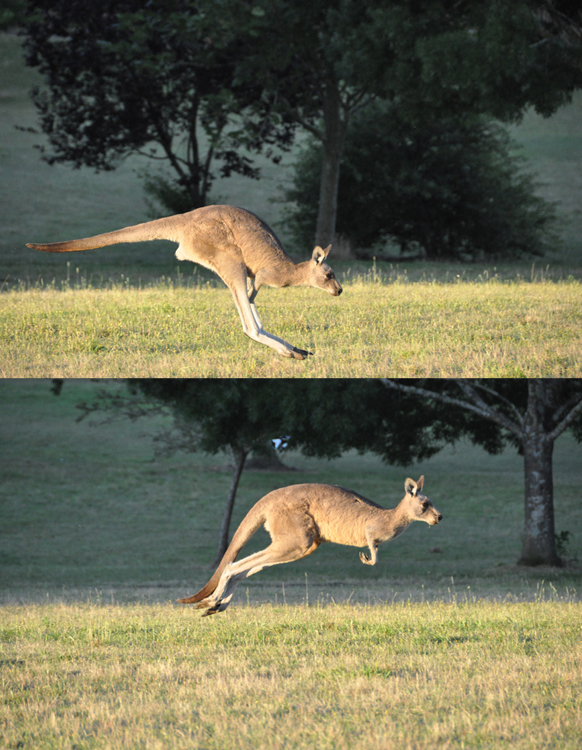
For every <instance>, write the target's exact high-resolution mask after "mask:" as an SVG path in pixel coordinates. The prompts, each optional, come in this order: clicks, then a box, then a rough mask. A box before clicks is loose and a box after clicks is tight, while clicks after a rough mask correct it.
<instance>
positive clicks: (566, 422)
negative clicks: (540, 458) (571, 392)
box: [548, 393, 582, 440]
mask: <svg viewBox="0 0 582 750" xmlns="http://www.w3.org/2000/svg"><path fill="white" fill-rule="evenodd" d="M578 414H582V393H581V394H579V395H578V403H577V404H576V406H574V408H573V409H571V410H570V412H569V413H568V414H566V416H565V417H564V419H563V420H562V421H561V422H560V423H559V424H558V425H557V426H556V427H554V429H553V430H552V431H551V432H550V433H548V440H555V439H556V438H557V437H559V436H560V435H561V434H562V433H563V432H564V430H565V429H567V428H568V427H569V426H570V425H571V424H572V422H573V421H574V419H576V417H577V416H578Z"/></svg>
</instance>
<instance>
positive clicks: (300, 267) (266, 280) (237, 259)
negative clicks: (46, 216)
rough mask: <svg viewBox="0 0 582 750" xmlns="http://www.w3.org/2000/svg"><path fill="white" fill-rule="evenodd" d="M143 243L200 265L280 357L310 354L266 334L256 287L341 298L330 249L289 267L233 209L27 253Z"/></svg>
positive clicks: (269, 234)
mask: <svg viewBox="0 0 582 750" xmlns="http://www.w3.org/2000/svg"><path fill="white" fill-rule="evenodd" d="M145 240H171V241H173V242H177V243H178V248H177V250H176V258H178V260H191V261H193V262H194V263H199V264H200V265H201V266H204V268H208V269H210V270H211V271H214V273H216V274H217V275H218V276H220V278H221V279H222V280H223V281H224V283H225V284H226V286H227V287H228V288H229V289H230V291H231V293H232V296H233V297H234V303H235V305H236V308H237V310H238V314H239V315H240V319H241V322H242V327H243V331H244V333H246V335H247V336H248V337H249V338H251V339H252V340H253V341H257V342H258V343H260V344H265V345H266V346H270V347H271V348H272V349H274V350H275V351H276V352H278V353H279V354H280V355H282V356H283V357H291V358H293V359H306V358H307V356H308V355H309V354H312V352H308V351H305V350H304V349H298V348H297V347H295V346H292V345H291V344H289V343H287V342H286V341H283V339H280V338H279V337H278V336H274V335H273V334H271V333H267V331H265V329H264V328H263V324H262V323H261V319H260V318H259V315H258V313H257V308H256V305H255V299H256V296H257V293H258V291H259V289H260V288H261V286H263V285H267V286H274V287H284V286H313V287H316V288H318V289H323V290H324V291H326V292H329V293H330V294H332V295H333V296H334V297H338V296H339V295H340V294H341V293H342V287H341V285H340V284H339V282H338V281H337V279H336V278H335V275H334V272H333V271H332V270H331V268H330V267H329V266H328V265H327V263H326V262H325V260H326V258H327V256H328V254H329V251H330V249H331V245H329V246H328V247H327V248H326V249H325V250H322V248H321V247H316V248H315V250H314V251H313V254H312V256H311V260H306V261H304V262H303V263H294V262H293V261H292V260H291V258H290V257H289V256H288V255H287V253H286V252H285V250H284V249H283V245H282V244H281V242H280V241H279V240H278V238H277V237H276V235H275V233H274V232H273V231H272V229H271V228H270V227H269V226H268V225H267V224H266V222H264V221H263V220H262V219H260V218H259V217H258V216H256V215H255V214H253V213H251V212H250V211H247V210H245V209H244V208H236V207H234V206H205V207H204V208H197V209H195V210H194V211H189V212H188V213H185V214H178V215H177V216H169V217H167V218H164V219H157V220H155V221H149V222H146V223H145V224H137V225H136V226H133V227H126V228H125V229H118V230H116V231H114V232H107V233H106V234H98V235H97V236H96V237H87V238H85V239H81V240H70V241H68V242H52V243H50V244H46V245H39V244H35V243H30V244H27V247H31V248H33V249H35V250H43V251H45V252H49V253H70V252H76V251H78V250H91V249H93V248H96V247H105V246H106V245H116V244H118V243H120V242H142V241H145Z"/></svg>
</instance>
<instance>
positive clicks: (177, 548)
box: [0, 380, 582, 603]
mask: <svg viewBox="0 0 582 750" xmlns="http://www.w3.org/2000/svg"><path fill="white" fill-rule="evenodd" d="M98 387H100V386H99V385H98V384H96V383H94V382H90V381H75V380H71V381H67V382H66V383H65V385H64V388H63V391H62V393H61V395H60V396H58V397H56V396H54V395H53V394H52V393H51V392H50V381H37V380H23V381H18V380H13V381H0V408H1V411H2V420H1V422H0V450H1V454H2V455H1V461H0V473H1V482H0V518H1V521H2V522H1V523H0V592H2V593H1V596H2V597H3V600H4V602H9V601H22V600H24V601H27V600H28V601H30V600H35V599H44V598H45V596H46V594H50V596H51V597H52V598H54V596H57V597H59V598H60V597H63V596H64V597H65V598H71V597H79V596H80V597H81V598H86V597H87V596H89V597H91V596H93V595H94V594H91V592H92V591H93V592H94V591H95V590H96V589H97V590H98V591H100V592H102V593H101V595H102V596H104V597H105V598H106V599H107V600H110V598H111V596H113V597H114V599H115V600H116V601H117V600H121V601H126V600H136V599H137V600H142V599H144V598H146V599H147V598H150V599H152V600H153V601H159V600H161V601H166V600H167V599H175V598H177V596H179V595H185V594H187V593H192V592H193V591H194V590H196V587H197V586H200V585H202V584H203V583H204V582H205V579H207V578H208V577H209V575H210V569H209V566H210V564H211V562H212V560H213V558H214V555H215V551H216V545H217V540H218V531H219V528H220V521H221V516H222V511H223V507H224V503H225V498H226V495H227V491H228V487H229V485H230V480H231V471H230V468H229V467H228V460H227V458H226V457H225V456H224V455H220V454H219V455H216V456H206V455H204V454H177V455H175V456H174V457H172V458H163V459H162V458H156V457H155V455H154V451H153V442H152V438H151V436H152V435H153V434H154V433H155V432H156V430H158V429H159V428H160V424H161V423H160V421H159V419H158V420H151V419H150V420H147V421H143V422H137V423H130V422H128V421H115V422H112V423H110V424H92V423H91V421H83V422H80V423H77V422H76V421H75V420H76V417H77V415H78V414H79V412H78V410H77V409H76V408H75V405H76V404H77V403H79V402H80V401H85V400H90V399H91V397H92V395H93V394H94V392H95V389H96V388H98ZM106 387H113V386H112V385H111V384H110V385H108V386H107V385H106ZM579 455H580V446H579V445H576V444H575V443H574V442H573V441H572V440H571V438H569V437H568V436H567V435H566V436H565V437H563V438H561V439H560V440H559V441H558V442H557V444H556V450H555V461H554V479H555V506H556V529H557V531H558V532H561V531H566V530H567V531H570V533H571V538H570V539H569V542H568V547H567V551H566V557H567V558H568V559H570V560H571V561H572V560H574V559H575V558H580V557H581V556H582V534H581V533H580V529H581V528H582V509H581V507H580V503H579V501H578V497H579V494H578V491H577V488H578V487H579V485H580V478H581V477H580V461H579ZM285 461H286V463H287V465H288V466H289V467H290V468H289V471H283V472H268V471H248V472H245V473H244V475H243V478H242V480H241V485H240V490H239V494H238V499H237V505H236V508H235V513H234V519H233V529H234V528H235V525H236V524H238V523H239V522H240V520H241V519H242V517H243V515H244V514H245V513H246V512H247V510H248V509H249V508H250V507H251V506H252V505H253V504H254V503H255V502H256V501H257V500H258V499H259V498H260V497H262V496H263V495H265V494H266V493H267V492H269V491H271V490H273V489H275V488H277V487H283V486H286V485H289V484H297V483H301V482H328V483H333V484H339V485H341V486H344V487H348V488H352V489H354V490H356V491H358V492H360V493H361V494H363V495H365V496H367V497H369V498H371V499H373V500H375V501H377V502H379V503H381V504H383V505H385V506H387V507H394V506H395V505H396V504H397V503H398V502H399V501H400V499H401V498H402V497H403V494H404V493H403V485H404V480H405V478H406V477H407V476H411V477H413V478H414V479H418V477H419V476H420V474H424V475H425V477H426V483H425V490H426V492H427V494H428V495H429V497H431V499H432V500H433V502H434V503H435V505H436V506H437V508H438V509H439V510H440V511H441V513H442V514H443V515H444V520H443V522H442V523H441V524H439V526H437V527H434V528H430V527H428V526H426V525H425V524H420V523H417V524H414V525H413V526H412V527H411V528H409V529H408V530H407V531H406V533H405V534H404V535H403V536H401V537H399V538H398V539H397V540H395V541H394V542H391V543H389V544H386V545H384V546H382V547H381V548H380V552H379V562H378V564H377V565H376V566H375V567H370V566H364V565H362V564H361V562H360V561H359V559H358V550H357V549H354V548H350V547H341V546H338V545H331V544H330V545H323V546H322V547H321V548H320V549H319V550H318V551H317V552H316V553H315V554H314V555H312V556H311V557H309V558H307V559H305V560H302V561H299V562H297V563H293V564H289V565H282V566H277V567H275V568H271V569H269V570H265V571H263V572H262V573H260V574H259V575H257V576H256V577H254V578H251V579H250V580H249V581H248V582H247V583H245V584H243V585H241V587H239V590H238V591H237V595H236V601H237V602H238V603H245V602H246V601H247V594H246V593H245V587H246V588H247V590H248V592H249V593H248V596H249V600H250V601H257V600H267V601H270V602H272V603H277V602H278V603H282V602H288V603H291V602H294V601H295V602H297V601H299V602H301V601H303V600H304V599H305V598H308V599H309V601H310V602H311V603H315V602H317V601H320V602H322V603H326V602H328V603H329V602H331V601H332V599H333V600H334V601H343V600H345V599H347V598H348V597H350V596H351V601H354V602H362V603H368V602H374V601H378V600H383V601H392V600H395V601H402V600H403V599H404V600H406V599H407V598H412V599H413V600H416V601H421V600H423V599H429V600H430V599H433V598H435V597H437V598H444V599H447V600H450V599H451V597H452V596H454V597H459V598H461V599H464V598H466V597H467V596H469V598H470V597H472V596H494V597H498V598H499V597H500V598H504V597H506V596H509V597H510V598H518V599H519V598H522V597H527V598H532V597H535V596H536V595H538V596H540V595H541V594H542V592H544V591H545V592H546V593H547V594H551V593H552V591H558V592H559V593H560V595H564V596H566V595H567V596H570V595H574V596H575V597H578V596H579V592H580V591H582V570H581V568H580V564H579V563H578V562H571V563H570V564H569V566H568V567H566V568H565V569H563V570H553V569H531V570H527V569H523V568H518V567H516V566H515V562H516V560H517V558H518V556H519V553H520V534H521V530H522V526H523V461H522V459H520V457H519V456H518V455H517V453H516V452H515V451H513V450H510V451H506V452H505V453H503V454H502V455H501V456H489V455H488V454H486V453H485V452H484V451H482V450H481V449H476V448H473V447H471V446H468V445H465V444H461V445H459V446H457V447H456V448H450V449H447V450H445V451H443V452H442V453H441V454H439V455H437V456H435V457H433V458H432V459H430V460H428V461H423V462H422V464H421V465H418V466H407V467H405V468H401V467H393V466H385V465H383V464H382V463H381V462H380V461H379V460H378V459H376V458H375V457H374V456H372V455H365V456H359V455H357V454H348V455H346V456H344V457H343V458H341V459H338V460H334V461H322V460H315V459H308V458H305V457H303V456H301V455H290V456H287V457H286V459H285ZM267 540H268V537H267V535H266V533H265V532H263V531H261V532H259V533H257V535H256V537H254V538H253V540H252V541H251V543H250V544H249V546H248V550H249V551H253V550H256V549H260V548H261V547H262V546H264V545H265V544H266V542H267Z"/></svg>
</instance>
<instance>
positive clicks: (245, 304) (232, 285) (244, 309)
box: [217, 261, 310, 359]
mask: <svg viewBox="0 0 582 750" xmlns="http://www.w3.org/2000/svg"><path fill="white" fill-rule="evenodd" d="M222 266H224V267H221V268H217V270H218V271H219V272H220V273H219V275H220V277H221V279H222V280H223V281H224V283H225V284H226V285H227V286H228V288H229V289H230V291H231V294H232V296H233V299H234V303H235V305H236V309H237V310H238V314H239V316H240V319H241V323H242V327H243V331H244V333H246V335H247V336H248V337H249V338H251V339H252V340H253V341H256V342H257V343H259V344H265V346H270V347H271V349H274V350H275V351H276V352H277V353H278V354H280V355H281V356H282V357H290V358H292V359H306V358H307V356H308V355H309V354H310V352H307V351H305V350H303V349H298V348H297V347H296V346H293V345H292V344H289V343H288V342H287V341H284V340H283V339H281V338H279V337H278V336H274V335H273V334H272V333H268V332H267V331H265V329H264V327H263V324H262V323H261V319H260V318H259V314H258V312H257V308H256V305H255V303H254V296H256V294H255V295H254V296H253V292H252V291H251V292H250V294H251V296H252V297H253V302H252V304H251V301H250V299H249V287H248V276H247V272H246V269H245V268H244V266H242V265H238V264H237V263H234V262H233V263H227V264H225V263H224V261H223V263H222Z"/></svg>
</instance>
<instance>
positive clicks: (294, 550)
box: [178, 477, 442, 615]
mask: <svg viewBox="0 0 582 750" xmlns="http://www.w3.org/2000/svg"><path fill="white" fill-rule="evenodd" d="M423 483H424V477H420V479H419V480H418V482H414V481H413V480H412V479H407V480H406V482H405V485H404V487H405V490H406V495H405V496H404V498H403V499H402V501H401V502H400V503H399V505H398V506H397V507H396V508H393V509H388V508H383V507H382V506H380V505H377V504H376V503H374V502H372V501H371V500H368V499H366V498H365V497H362V495H358V494H357V493H356V492H352V491H350V490H345V489H343V488H342V487H335V486H333V485H329V484H296V485H292V486H290V487H283V488H282V489H279V490H274V491H273V492H269V494H268V495H265V497H263V498H261V500H259V501H258V502H257V503H256V504H255V505H254V506H253V507H252V508H251V509H250V511H249V512H248V513H247V515H246V516H245V518H244V519H243V521H242V523H241V524H240V526H239V527H238V529H237V530H236V532H235V535H234V537H233V539H232V542H231V543H230V545H229V546H228V549H227V550H226V552H225V553H224V557H223V558H222V560H221V561H220V564H219V566H218V568H217V569H216V572H215V573H214V575H213V576H212V578H211V579H210V580H209V581H208V583H207V584H206V586H204V587H203V588H202V589H201V590H200V591H198V592H197V593H196V594H193V595H192V596H189V597H187V598H184V599H179V600H178V601H180V602H182V603H183V604H193V603H197V604H198V607H200V608H204V609H206V612H205V613H204V614H205V615H211V614H214V613H216V612H221V611H222V610H224V609H226V607H227V606H228V604H229V603H230V600H231V599H232V595H233V593H234V590H235V588H236V586H237V585H238V583H239V582H240V581H241V580H244V579H245V578H248V577H249V576H251V575H253V574H254V573H258V572H259V571H260V570H262V569H263V568H265V567H268V566H270V565H278V564H281V563H286V562H293V561H294V560H300V559H301V558H302V557H306V556H307V555H310V554H312V553H313V552H315V550H316V549H317V548H318V547H319V545H320V544H323V543H324V542H334V543H335V544H345V545H348V546H350V547H369V549H370V554H369V555H368V554H365V553H363V552H360V559H361V561H362V562H363V563H366V564H367V565H375V564H376V561H377V559H378V552H377V550H378V545H379V544H381V543H382V542H387V541H390V540H391V539H394V538H395V537H397V536H398V535H399V534H401V533H402V532H403V531H404V529H406V527H407V526H409V525H410V524H411V523H412V522H413V521H425V522H426V523H428V524H430V525H431V526H434V525H436V524H437V523H438V522H439V521H440V520H441V519H442V515H441V514H440V513H439V512H438V510H437V509H436V508H435V507H434V505H433V504H432V503H431V501H430V500H429V499H428V498H427V497H426V495H423V494H422V492H421V490H422V487H423ZM261 526H264V527H265V529H266V530H267V531H268V532H269V535H270V536H271V544H270V545H269V546H268V547H267V548H266V549H264V550H261V551H260V552H256V553H255V554H254V555H250V556H249V557H245V558H243V559H242V560H240V561H239V562H238V563H235V562H234V561H235V560H236V558H237V556H238V554H239V552H240V551H241V549H242V548H243V547H244V545H245V544H246V543H247V542H248V540H249V539H250V538H251V536H252V535H253V534H254V533H255V532H256V531H257V530H258V529H259V528H260V527H261Z"/></svg>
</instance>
